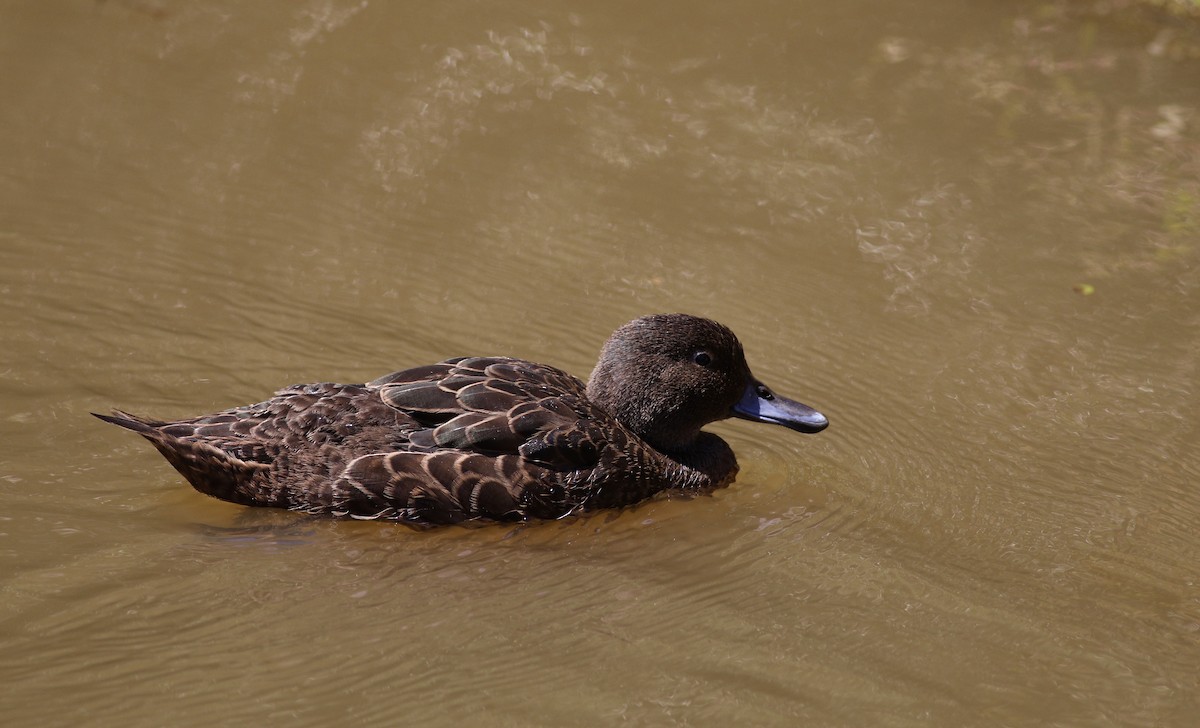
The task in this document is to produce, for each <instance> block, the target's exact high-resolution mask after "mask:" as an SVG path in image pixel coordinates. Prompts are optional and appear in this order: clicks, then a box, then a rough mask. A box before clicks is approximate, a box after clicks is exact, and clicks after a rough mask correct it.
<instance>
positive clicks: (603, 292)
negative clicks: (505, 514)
mask: <svg viewBox="0 0 1200 728" xmlns="http://www.w3.org/2000/svg"><path fill="white" fill-rule="evenodd" d="M1069 7H1071V6H1063V7H1059V6H1056V5H1040V6H1039V5H1033V4H1029V5H1026V4H999V3H993V4H983V5H981V4H978V3H975V4H970V5H961V4H958V3H950V2H942V1H935V2H929V1H927V2H920V3H915V2H914V3H891V4H885V5H883V6H880V5H878V4H872V3H860V2H849V3H835V4H828V3H826V4H820V5H816V4H804V3H777V2H766V1H764V0H756V1H755V2H751V3H750V4H745V3H743V4H738V5H736V6H735V5H729V4H724V3H704V4H700V5H697V4H695V3H677V2H669V3H655V4H653V5H649V6H647V5H645V4H634V3H609V4H607V5H606V6H605V7H603V8H601V7H591V6H588V5H586V4H580V5H579V6H577V7H574V8H568V7H563V6H562V4H560V3H542V2H523V3H508V4H504V5H503V6H498V5H492V4H477V3H469V2H451V3H438V4H434V3H427V4H386V3H367V2H335V1H334V0H311V1H309V2H304V3H290V2H260V3H255V4H252V5H247V4H244V3H223V4H222V3H205V4H203V5H197V6H193V4H186V3H170V2H155V1H153V0H125V1H119V0H108V1H107V2H75V3H10V4H8V5H7V6H5V7H4V8H3V9H0V58H2V60H3V65H4V67H5V69H6V73H5V74H3V75H2V76H0V98H2V99H3V101H4V102H3V104H0V130H2V132H3V133H2V134H0V160H2V161H3V164H2V165H0V261H2V263H3V265H2V266H0V341H2V342H3V347H2V350H0V387H2V390H0V391H2V392H3V399H2V400H0V401H2V402H3V405H4V406H3V413H2V417H0V428H2V429H0V442H2V443H3V445H0V489H2V491H0V492H2V502H3V506H2V507H0V655H2V657H0V681H2V682H3V684H4V686H5V687H4V690H3V691H2V692H0V711H2V714H3V715H4V716H5V722H6V724H13V725H78V724H88V725H121V726H131V725H132V726H141V725H146V726H150V725H214V724H248V723H252V722H253V723H268V724H282V723H287V724H292V725H295V724H302V725H303V724H308V725H315V724H329V723H351V722H353V723H358V724H377V725H394V724H397V723H401V724H408V723H417V722H422V723H427V724H433V725H451V724H453V725H461V724H469V725H512V726H525V725H547V726H551V725H553V726H562V725H597V724H611V723H618V722H625V723H629V724H634V725H732V724H739V725H788V726H790V725H799V724H815V725H845V726H861V725H881V726H883V725H886V726H903V725H922V726H925V725H946V726H959V725H1005V726H1008V725H1121V726H1137V725H1146V726H1160V725H1179V726H1185V725H1193V724H1194V722H1195V720H1196V717H1197V716H1198V715H1200V697H1198V696H1200V685H1198V682H1200V678H1197V674H1198V673H1197V670H1196V665H1197V664H1198V663H1200V586H1198V584H1197V580H1198V578H1200V576H1198V574H1197V570H1196V564H1197V563H1200V544H1198V542H1197V539H1196V535H1195V534H1196V524H1197V523H1198V522H1200V495H1197V491H1196V487H1195V486H1196V483H1197V477H1198V475H1200V456H1198V455H1197V454H1196V448H1195V444H1194V443H1195V442H1196V441H1197V433H1198V430H1200V407H1198V406H1197V405H1198V402H1197V362H1198V361H1200V315H1198V314H1197V311H1198V310H1200V308H1198V307H1197V295H1198V293H1200V268H1198V266H1197V257H1198V251H1197V246H1198V245H1200V131H1198V129H1200V113H1198V111H1200V83H1197V80H1198V79H1200V66H1198V65H1197V61H1195V60H1188V56H1189V54H1193V55H1194V48H1195V47H1196V45H1195V44H1196V41H1195V40H1194V37H1195V36H1194V35H1192V34H1191V31H1190V30H1189V28H1188V26H1187V25H1185V24H1183V23H1181V22H1178V21H1170V22H1166V21H1162V20H1153V19H1152V18H1150V16H1146V15H1141V14H1138V13H1137V12H1130V11H1121V12H1113V13H1110V14H1104V13H1101V14H1089V13H1086V12H1083V11H1081V10H1079V9H1075V10H1065V9H1064V8H1069ZM675 310H682V311H688V312H692V313H698V314H703V315H708V316H711V317H713V318H716V319H718V320H720V321H722V322H724V323H726V324H728V325H730V326H731V327H732V328H733V329H734V330H735V331H737V332H738V333H739V335H740V336H741V338H742V340H743V343H744V344H745V346H746V349H747V353H748V356H749V359H750V362H751V365H752V366H753V367H754V369H755V372H756V374H758V375H759V376H760V377H761V378H762V379H763V380H764V381H766V382H768V383H769V384H770V385H771V386H773V387H774V388H775V389H777V390H778V391H780V392H782V393H785V394H787V395H789V396H793V397H795V398H797V399H799V400H801V401H805V402H808V403H810V404H812V405H814V406H816V407H818V408H819V409H821V410H822V411H825V412H827V413H828V414H829V415H830V417H831V420H832V422H833V425H832V426H831V428H830V429H829V430H828V431H826V432H824V433H822V434H820V435H817V436H815V437H803V436H799V435H796V434H795V433H791V432H788V431H786V430H783V429H781V428H768V427H763V426H755V425H753V424H750V423H737V422H731V423H722V424H720V425H718V426H716V427H714V430H716V431H718V432H720V433H721V434H722V436H724V437H726V438H727V439H728V440H729V441H730V442H731V443H732V444H733V445H734V447H735V449H736V450H737V452H738V454H739V458H740V461H741V463H742V473H741V475H740V477H739V479H738V482H737V483H736V484H735V485H734V486H733V487H731V488H730V489H728V490H725V491H721V492H719V493H716V494H715V495H713V496H711V497H702V498H696V499H693V500H688V501H682V500H670V501H662V502H654V503H649V504H645V505H643V506H641V507H638V508H635V509H631V510H628V511H624V512H621V513H612V514H599V515H596V516H594V517H591V518H587V519H584V520H580V521H575V522H571V523H554V524H543V525H537V526H529V527H522V528H517V529H509V528H501V527H496V528H484V529H450V530H445V531H438V532H430V533H417V532H413V531H410V530H408V529H406V528H403V527H399V526H395V525H388V524H376V523H351V522H337V521H328V520H322V519H311V518H306V517H302V516H298V515H295V514H289V513H282V512H273V511H264V510H252V509H243V508H238V507H236V506H231V505H228V504H223V503H220V502H217V501H213V500H210V499H207V498H205V497H203V496H201V495H199V494H197V493H195V492H193V491H192V490H191V489H190V488H188V487H187V486H186V484H184V483H183V482H182V481H181V480H180V479H179V478H178V477H177V476H176V475H175V474H174V472H173V471H172V470H171V469H170V468H169V467H168V466H167V465H166V464H165V463H164V462H163V461H162V460H161V458H160V457H159V456H158V455H157V454H156V453H154V452H153V450H152V449H151V448H149V447H147V446H146V445H145V443H143V442H141V441H140V440H138V438H136V437H132V436H130V435H129V434H128V433H122V432H121V431H119V430H117V429H116V428H112V427H105V426H103V425H102V424H101V423H99V422H96V421H95V420H93V419H92V418H91V417H89V416H88V415H87V412H88V411H90V410H105V409H107V408H108V407H111V406H119V407H122V408H126V409H129V410H132V411H135V412H142V413H146V414H151V415H159V416H173V415H185V414H196V413H201V412H208V411H213V410H216V409H220V408H224V407H227V406H231V405H236V404H243V403H247V402H251V401H257V400H259V399H261V398H262V397H264V396H266V395H267V394H269V393H270V392H272V391H273V390H274V389H276V388H277V387H280V386H283V385H286V384H290V383H293V382H305V381H322V380H337V381H363V380H366V379H371V378H373V377H375V376H378V375H380V374H383V373H385V372H388V371H391V370H394V369H398V368H403V367H406V366H411V365H415V364H420V363H426V362H431V361H436V360H440V359H443V358H447V357H450V356H457V355H463V354H507V355H515V356H523V357H528V358H532V359H536V360H539V361H545V362H547V363H552V364H555V365H558V366H561V367H563V368H566V369H568V370H570V371H573V372H575V373H577V374H579V375H581V376H586V375H587V373H588V372H589V371H590V368H591V365H592V363H593V362H594V359H595V355H596V352H597V351H598V349H599V346H600V344H601V343H602V342H603V340H604V339H605V338H606V337H607V335H608V333H609V332H610V331H611V330H612V329H613V328H615V327H616V326H618V325H619V324H621V323H623V322H624V321H626V320H628V319H630V318H633V317H635V316H637V315H641V314H644V313H649V312H656V311H675Z"/></svg>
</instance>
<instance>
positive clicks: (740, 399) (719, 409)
mask: <svg viewBox="0 0 1200 728" xmlns="http://www.w3.org/2000/svg"><path fill="white" fill-rule="evenodd" d="M588 397H589V398H590V399H591V400H592V401H594V402H596V403H597V404H599V405H601V406H603V407H604V408H605V409H607V410H609V411H610V412H613V413H614V414H615V415H616V416H617V419H619V420H620V421H621V423H622V424H624V425H625V426H626V427H628V428H629V429H631V430H633V431H634V432H636V433H637V434H638V435H639V436H640V437H641V438H642V439H643V440H645V441H646V442H648V443H649V444H650V445H652V446H653V447H655V448H656V449H658V450H661V451H664V452H667V451H672V450H678V449H681V448H686V447H688V446H689V445H691V443H692V442H693V441H694V440H695V438H696V436H697V435H698V434H699V433H700V428H702V427H704V426H705V425H707V424H708V423H710V422H716V421H717V420H723V419H726V418H728V417H742V418H745V419H751V420H756V421H759V422H770V423H774V424H779V425H783V426H785V427H790V428H792V429H794V430H798V431H800V432H819V431H821V430H823V429H825V427H826V426H828V424H829V421H828V420H827V419H826V418H825V417H824V416H823V415H821V414H820V413H819V412H817V411H816V410H813V409H812V408H810V407H807V406H805V405H802V404H800V403H799V402H792V401H791V400H787V399H784V398H782V397H777V396H775V394H774V393H772V392H771V391H770V390H769V389H768V388H767V387H766V386H765V385H763V384H762V383H761V382H759V381H758V380H757V379H755V378H754V375H753V374H751V373H750V367H749V366H748V365H747V364H746V356H745V354H744V353H743V352H742V345H741V344H740V343H739V342H738V340H737V337H736V336H734V334H733V332H732V331H730V330H729V329H727V328H726V327H724V326H722V325H721V324H719V323H717V322H716V321H711V320H709V319H704V318H699V317H696V316H689V315H687V314H682V313H673V314H657V315H653V316H644V317H642V318H639V319H635V320H633V321H630V322H629V323H627V324H625V325H624V326H622V327H621V328H619V329H617V330H616V331H615V332H614V333H613V335H612V336H611V337H609V339H608V341H607V342H605V344H604V348H603V349H602V350H601V351H600V361H599V362H598V363H597V364H596V369H595V370H594V371H593V372H592V377H591V379H590V380H589V381H588Z"/></svg>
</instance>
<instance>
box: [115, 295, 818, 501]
mask: <svg viewBox="0 0 1200 728" xmlns="http://www.w3.org/2000/svg"><path fill="white" fill-rule="evenodd" d="M96 416H97V417H99V418H100V419H102V420H104V421H106V422H111V423H113V424H116V425H120V426H122V427H125V428H127V429H130V430H133V431H134V432H137V433H138V434H140V435H141V436H142V437H144V438H146V439H147V440H149V441H150V442H151V443H152V444H153V445H154V446H155V447H156V448H158V451H159V452H160V453H162V454H163V456H164V457H166V458H167V460H168V461H169V462H170V463H171V465H173V466H175V469H176V470H178V471H179V472H180V473H181V474H182V475H183V477H185V478H187V480H188V482H190V483H191V484H192V485H193V486H194V487H195V488H196V490H199V491H200V492H202V493H207V494H208V495H211V496H214V497H216V498H220V499H222V500H227V501H232V502H234V503H241V504H244V505H250V506H273V507H276V508H290V509H293V510H299V511H307V512H313V513H326V514H331V515H335V516H351V517H354V518H380V519H392V520H397V521H404V522H406V523H411V524H426V525H434V524H446V523H462V522H466V521H524V520H532V519H551V518H562V517H563V516H567V515H570V514H573V513H581V512H585V511H590V510H594V509H597V508H614V507H620V506H627V505H630V504H633V503H637V502H638V501H641V500H643V499H645V498H648V497H650V496H652V495H654V494H655V493H658V492H660V491H664V490H672V489H682V490H690V491H704V490H708V489H712V488H716V487H720V486H724V485H728V484H729V483H731V482H732V481H733V478H734V476H735V475H736V474H737V469H738V468H737V460H736V459H735V458H734V455H733V451H732V450H731V449H730V447H729V445H727V444H726V443H725V441H724V440H722V439H721V438H719V437H717V436H716V435H713V434H711V433H708V432H703V431H701V428H702V427H704V426H705V425H707V424H708V423H710V422H715V421H717V420H722V419H726V418H728V417H741V418H744V419H748V420H755V421H758V422H769V423H773V424H777V425H783V426H784V427H789V428H791V429H793V430H797V431H799V432H819V431H821V430H823V429H825V427H826V426H828V424H829V421H828V420H827V419H826V418H825V416H824V415H822V414H820V413H819V412H817V411H816V410H814V409H812V408H810V407H808V406H806V405H803V404H800V403H798V402H793V401H791V400H789V399H784V398H783V397H780V396H778V395H776V394H774V393H773V392H772V391H771V390H770V389H768V388H767V387H766V385H764V384H762V383H761V382H759V381H758V380H757V379H755V378H754V375H753V374H751V373H750V368H749V366H747V364H746V358H745V355H744V354H743V353H742V346H741V344H740V343H739V342H738V340H737V337H736V336H734V335H733V332H732V331H730V330H729V329H727V328H726V327H724V326H722V325H721V324H718V323H717V322H715V321H710V320H708V319H703V318H697V317H695V316H688V315H685V314H663V315H656V316H646V317H643V318H639V319H636V320H634V321H631V322H630V323H628V324H625V325H624V326H622V327H621V328H619V329H617V330H616V332H614V333H613V335H612V337H611V338H609V340H608V341H607V342H606V343H605V344H604V348H603V349H602V350H601V352H600V360H599V363H597V365H596V369H595V370H594V371H593V372H592V377H591V379H590V380H589V381H588V383H587V385H586V386H585V385H584V383H583V382H581V381H580V380H578V379H576V378H575V377H573V376H571V375H570V374H567V373H566V372H564V371H561V370H559V369H555V368H554V367H551V366H546V365H545V364H535V363H533V362H529V361H523V360H521V359H508V358H503V357H467V358H459V359H448V360H446V361H444V362H441V363H439V364H431V365H429V366H423V367H417V368H415V369H406V370H404V371H400V372H396V373H394V374H389V375H387V376H385V377H381V378H379V379H376V380H375V381H373V382H370V383H368V384H332V383H323V384H300V385H295V386H291V387H288V388H286V389H281V390H279V391H278V392H276V393H275V396H273V397H272V398H271V399H268V400H266V401H265V402H260V403H258V404H252V405H248V406H245V407H237V408H235V409H229V410H225V411H224V412H218V413H216V414H212V415H204V416H202V417H194V418H191V419H185V420H178V421H175V422H163V421H158V420H151V419H147V418H144V417H138V416H135V415H130V414H127V413H124V412H120V411H116V412H115V413H114V414H113V415H111V416H110V415H96Z"/></svg>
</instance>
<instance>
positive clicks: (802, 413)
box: [733, 380, 829, 432]
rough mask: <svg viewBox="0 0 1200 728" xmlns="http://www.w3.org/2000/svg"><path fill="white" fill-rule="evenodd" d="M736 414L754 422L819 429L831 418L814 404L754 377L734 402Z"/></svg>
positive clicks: (798, 430)
mask: <svg viewBox="0 0 1200 728" xmlns="http://www.w3.org/2000/svg"><path fill="white" fill-rule="evenodd" d="M733 416H734V417H740V418H742V419H744V420H754V421H755V422H768V423H770V424H772V425H783V426H784V427H787V428H789V429H792V430H795V431H797V432H820V431H821V430H824V429H825V428H826V427H829V418H827V417H826V416H825V415H823V414H821V413H820V412H818V411H816V410H815V409H813V408H812V407H809V406H808V405H806V404H800V403H799V402H793V401H792V400H790V399H786V398H784V397H780V396H779V395H777V394H775V393H774V392H772V391H771V390H770V389H768V388H767V386H766V385H764V384H763V383H761V382H758V381H755V380H751V381H750V384H748V385H746V392H745V394H743V395H742V398H741V400H739V401H738V403H737V404H735V405H734V406H733Z"/></svg>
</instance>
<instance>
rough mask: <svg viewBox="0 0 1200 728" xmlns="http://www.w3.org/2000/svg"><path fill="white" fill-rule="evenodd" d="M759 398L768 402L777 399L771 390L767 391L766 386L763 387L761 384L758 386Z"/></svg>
mask: <svg viewBox="0 0 1200 728" xmlns="http://www.w3.org/2000/svg"><path fill="white" fill-rule="evenodd" d="M758 396H759V398H760V399H765V400H768V401H769V400H772V399H775V395H774V394H772V393H771V390H769V389H767V388H766V387H765V386H763V385H761V384H760V385H758Z"/></svg>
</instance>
